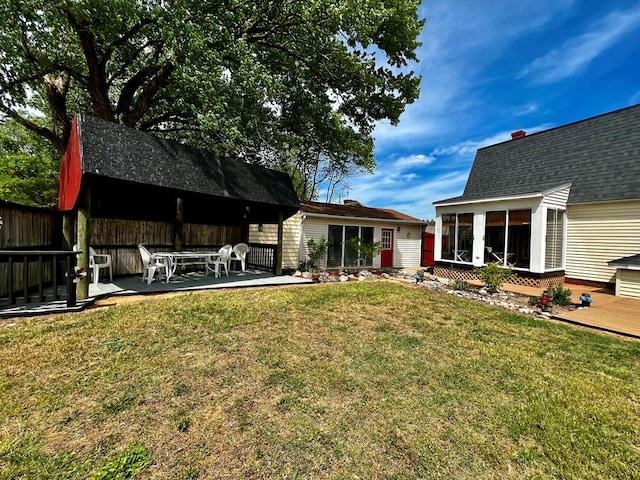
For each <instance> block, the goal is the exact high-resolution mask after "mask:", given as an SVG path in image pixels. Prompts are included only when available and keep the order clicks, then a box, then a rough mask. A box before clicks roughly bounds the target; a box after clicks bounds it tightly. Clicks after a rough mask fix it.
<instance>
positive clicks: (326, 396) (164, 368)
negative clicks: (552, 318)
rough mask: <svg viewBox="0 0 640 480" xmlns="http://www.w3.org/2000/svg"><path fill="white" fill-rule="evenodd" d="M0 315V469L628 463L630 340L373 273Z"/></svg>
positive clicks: (222, 471) (211, 472) (616, 471)
mask: <svg viewBox="0 0 640 480" xmlns="http://www.w3.org/2000/svg"><path fill="white" fill-rule="evenodd" d="M5 324H6V322H4V323H1V324H0V358H1V361H0V394H1V403H0V478H2V479H9V478H11V479H16V478H38V479H39V478H68V479H76V478H104V479H106V478H129V477H130V476H133V477H134V478H176V479H189V478H191V479H193V478H241V479H244V478H256V479H258V478H308V479H312V478H313V479H317V478H326V479H341V478H344V479H357V478H360V479H372V478H385V479H387V478H388V479H390V478H397V479H407V478H443V479H466V478H469V479H483V478H492V479H493V478H514V479H521V478H536V479H538V478H566V479H583V478H589V479H592V478H612V479H613V478H615V479H620V478H640V343H639V342H633V341H628V340H620V339H616V338H612V337H607V336H604V335H598V334H593V333H590V332H586V331H582V330H578V329H575V328H572V327H569V326H564V325H558V324H554V323H550V322H548V321H544V320H537V319H533V318H528V317H524V316H520V315H516V314H513V313H510V312H508V311H504V310H500V309H496V308H490V307H487V306H484V305H480V304H477V303H472V302H468V301H463V300H460V299H457V298H455V297H450V296H445V295H439V294H434V293H432V292H430V291H428V290H426V289H422V288H417V287H412V286H409V285H404V284H399V283H395V282H391V281H387V282H383V281H380V282H353V283H346V284H324V285H313V286H306V287H291V288H271V289H256V290H253V289H242V290H234V291H232V290H230V291H213V292H206V293H194V294H186V295H179V296H175V297H149V299H146V300H145V301H144V302H141V303H135V304H130V305H122V306H116V307H110V308H102V309H96V310H92V311H87V312H84V313H80V314H73V315H64V316H56V317H51V318H34V319H30V320H26V321H20V322H18V323H17V324H16V325H13V326H4V325H5Z"/></svg>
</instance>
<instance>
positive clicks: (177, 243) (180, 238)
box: [173, 197, 184, 252]
mask: <svg viewBox="0 0 640 480" xmlns="http://www.w3.org/2000/svg"><path fill="white" fill-rule="evenodd" d="M173 243H174V248H175V250H176V252H181V251H182V250H183V248H184V200H183V199H182V198H180V197H178V198H176V220H175V222H174V224H173Z"/></svg>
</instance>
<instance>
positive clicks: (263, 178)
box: [61, 114, 299, 224]
mask: <svg viewBox="0 0 640 480" xmlns="http://www.w3.org/2000/svg"><path fill="white" fill-rule="evenodd" d="M76 123H77V131H78V140H77V141H78V143H79V148H78V147H76V148H78V149H79V159H80V166H79V168H80V175H81V176H82V181H83V182H86V183H87V184H90V185H91V187H92V197H95V199H94V198H92V210H93V209H94V207H95V209H96V210H98V211H97V214H98V216H100V214H103V215H104V216H111V215H118V216H122V217H121V218H128V217H127V216H131V215H135V216H138V217H139V216H140V215H145V210H146V211H147V213H149V214H150V215H152V216H153V215H158V214H159V212H158V211H160V210H168V215H169V218H175V199H176V198H178V197H180V198H183V199H184V201H186V202H187V204H189V205H188V206H189V207H190V208H189V213H187V212H185V215H186V217H185V221H193V222H196V223H197V222H203V223H210V222H214V221H215V219H216V218H217V219H218V220H224V222H229V221H231V222H233V223H226V224H235V223H240V222H242V221H243V220H244V219H245V217H246V218H247V219H249V220H250V221H255V222H256V223H258V222H260V223H270V222H274V221H275V222H277V221H278V213H277V212H278V209H282V210H283V211H284V213H285V217H289V216H291V215H293V214H294V213H295V212H296V211H297V210H298V208H299V202H298V197H297V195H296V193H295V190H294V188H293V185H292V183H291V179H290V178H289V176H288V175H287V174H285V173H282V172H277V171H275V170H271V169H268V168H265V167H262V166H259V165H252V164H248V163H246V162H244V161H242V160H240V159H237V158H228V157H222V156H219V155H217V154H215V153H212V152H208V151H205V150H199V149H196V148H193V147H190V146H188V145H183V144H181V143H178V142H174V141H171V140H165V139H162V138H159V137H156V136H154V135H150V134H147V133H144V132H140V131H138V130H134V129H131V128H127V127H124V126H122V125H119V124H116V123H112V122H107V121H104V120H101V119H98V118H96V117H93V116H90V115H85V114H82V115H78V116H76ZM66 157H67V155H66V154H65V162H66V161H67V158H66ZM69 161H70V162H71V161H73V160H69ZM61 177H62V169H61ZM61 180H62V178H61ZM62 183H63V182H62V181H61V187H63V186H64V185H62ZM61 196H62V195H61ZM149 199H150V200H151V201H149ZM94 200H96V201H98V204H96V202H95V201H94ZM73 202H75V198H73ZM185 208H187V206H185ZM100 209H102V212H100ZM136 210H137V211H136ZM153 210H155V212H153ZM134 211H136V212H135V214H134Z"/></svg>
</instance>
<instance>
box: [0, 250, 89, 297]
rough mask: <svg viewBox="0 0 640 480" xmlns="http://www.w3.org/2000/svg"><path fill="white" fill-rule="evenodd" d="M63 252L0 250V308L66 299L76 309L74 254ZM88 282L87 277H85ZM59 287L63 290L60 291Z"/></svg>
mask: <svg viewBox="0 0 640 480" xmlns="http://www.w3.org/2000/svg"><path fill="white" fill-rule="evenodd" d="M77 253H78V252H73V251H66V250H0V279H2V281H1V285H0V307H7V306H14V305H18V304H27V303H32V302H47V301H52V300H62V299H66V300H67V306H68V307H75V306H76V288H75V284H74V283H73V275H71V274H70V273H72V272H73V271H74V268H75V266H76V254H77ZM87 281H88V278H87ZM60 287H66V288H64V290H63V291H61V290H62V288H60Z"/></svg>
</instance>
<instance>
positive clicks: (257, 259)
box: [247, 243, 276, 273]
mask: <svg viewBox="0 0 640 480" xmlns="http://www.w3.org/2000/svg"><path fill="white" fill-rule="evenodd" d="M247 245H249V253H248V254H247V268H255V269H257V270H266V271H268V272H273V273H275V272H276V245H269V244H265V243H248V244H247Z"/></svg>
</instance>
